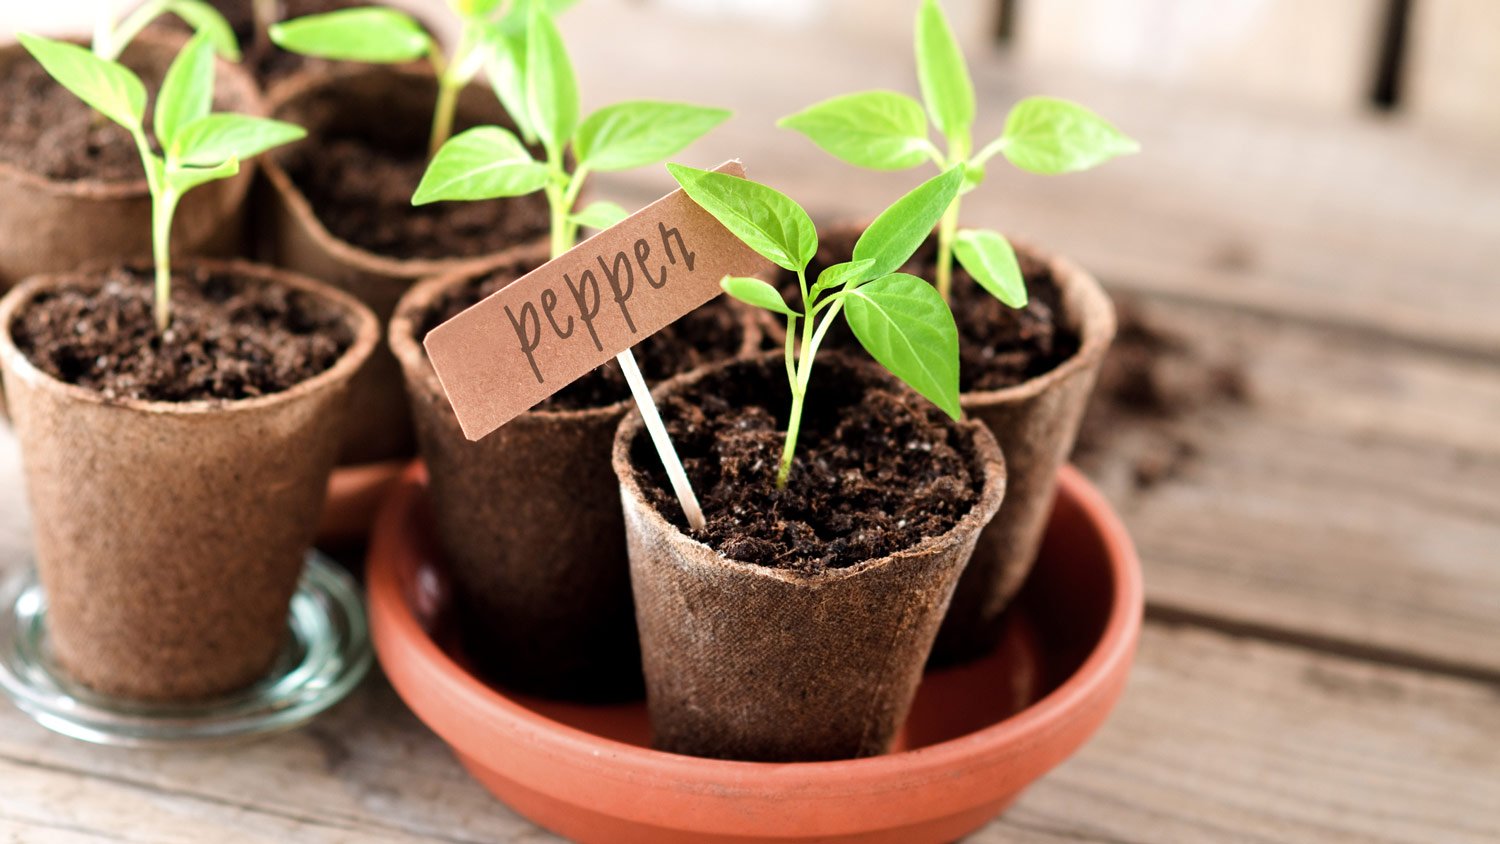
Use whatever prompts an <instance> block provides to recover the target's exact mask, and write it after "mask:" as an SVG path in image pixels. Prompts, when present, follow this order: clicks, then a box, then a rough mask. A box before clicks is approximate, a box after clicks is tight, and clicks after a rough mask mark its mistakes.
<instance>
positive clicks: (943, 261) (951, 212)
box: [937, 196, 959, 302]
mask: <svg viewBox="0 0 1500 844" xmlns="http://www.w3.org/2000/svg"><path fill="white" fill-rule="evenodd" d="M958 205H959V198H958V197H956V196H955V197H954V198H953V204H951V205H949V206H948V210H947V211H945V212H943V219H941V220H939V221H938V252H937V289H938V293H940V294H942V297H943V301H944V302H947V301H948V300H949V299H950V297H951V293H952V290H953V239H954V237H955V236H956V235H957V234H958Z"/></svg>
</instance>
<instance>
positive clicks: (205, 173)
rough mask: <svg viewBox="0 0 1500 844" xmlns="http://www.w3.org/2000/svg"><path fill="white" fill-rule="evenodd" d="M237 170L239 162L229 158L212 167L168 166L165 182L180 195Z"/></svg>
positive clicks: (238, 169)
mask: <svg viewBox="0 0 1500 844" xmlns="http://www.w3.org/2000/svg"><path fill="white" fill-rule="evenodd" d="M238 172H240V162H239V160H238V159H234V158H231V159H229V160H228V161H224V162H220V163H219V164H217V165H215V166H213V167H168V168H167V169H166V178H167V184H168V185H170V186H171V188H172V190H174V191H176V193H177V195H178V196H181V195H182V194H185V193H187V192H188V191H190V190H192V189H193V188H195V187H197V186H199V185H201V184H205V183H207V182H217V181H218V180H220V179H227V178H229V177H230V176H233V175H235V174H236V173H238Z"/></svg>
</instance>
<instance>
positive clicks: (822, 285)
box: [807, 258, 875, 300]
mask: <svg viewBox="0 0 1500 844" xmlns="http://www.w3.org/2000/svg"><path fill="white" fill-rule="evenodd" d="M874 266H875V262H874V261H873V260H871V259H868V258H866V259H865V260H863V261H845V262H844V263H842V264H834V265H832V266H830V267H824V268H823V271H822V272H820V273H818V281H817V283H816V284H814V285H813V286H812V289H811V290H809V291H808V292H807V295H808V296H809V297H811V298H812V299H815V300H816V299H817V298H818V294H820V293H822V292H823V291H824V290H831V289H833V288H835V287H843V286H844V285H846V284H851V283H853V284H858V283H859V282H861V281H865V280H866V279H868V278H870V276H872V275H875V273H874V272H873V269H872V268H873V267H874Z"/></svg>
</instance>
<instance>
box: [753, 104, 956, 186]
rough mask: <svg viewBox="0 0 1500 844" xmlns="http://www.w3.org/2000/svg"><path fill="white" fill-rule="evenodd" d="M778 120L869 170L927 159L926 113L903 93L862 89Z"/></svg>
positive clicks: (830, 152)
mask: <svg viewBox="0 0 1500 844" xmlns="http://www.w3.org/2000/svg"><path fill="white" fill-rule="evenodd" d="M776 125H777V126H780V127H782V128H785V129H792V130H794V131H797V132H801V133H802V134H803V135H806V136H807V138H808V139H809V140H811V141H812V142H813V143H815V144H817V145H818V146H819V147H822V148H823V150H824V151H825V152H827V153H829V154H831V155H833V156H834V157H836V158H839V159H842V160H844V161H847V162H849V163H850V164H853V165H854V166H856V167H867V168H869V169H871V170H904V169H906V168H908V167H915V166H917V165H918V164H921V163H922V162H924V161H926V160H927V158H928V150H929V149H930V148H931V146H930V144H929V142H928V140H927V115H926V114H924V113H923V112H922V104H921V103H919V102H917V101H916V100H914V99H912V98H911V97H908V96H906V95H904V94H897V93H894V92H891V91H866V92H864V93H861V94H846V95H844V96H842V97H834V98H833V99H831V100H824V101H823V102H821V103H818V104H817V105H813V106H809V107H807V108H805V109H803V110H802V111H799V112H797V113H796V114H793V115H791V116H790V117H783V118H781V120H779V121H777V123H776Z"/></svg>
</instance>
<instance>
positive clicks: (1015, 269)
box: [953, 229, 1026, 308]
mask: <svg viewBox="0 0 1500 844" xmlns="http://www.w3.org/2000/svg"><path fill="white" fill-rule="evenodd" d="M953 254H954V256H955V257H957V258H958V262H959V263H960V264H963V267H964V269H966V270H968V271H969V275H971V276H973V277H974V280H975V281H977V282H979V286H980V287H983V288H984V289H985V290H988V291H989V292H990V295H991V296H994V297H995V298H996V299H999V300H1000V301H1002V302H1004V303H1005V304H1007V305H1010V306H1011V307H1012V308H1024V307H1026V279H1025V277H1024V276H1022V275H1021V263H1020V262H1019V261H1017V260H1016V251H1015V250H1014V249H1012V248H1011V246H1010V241H1008V240H1006V239H1005V238H1003V237H1001V236H1000V235H999V234H997V233H996V232H990V231H973V230H968V229H966V230H964V231H961V232H959V233H958V238H957V239H956V240H955V241H954V243H953Z"/></svg>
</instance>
